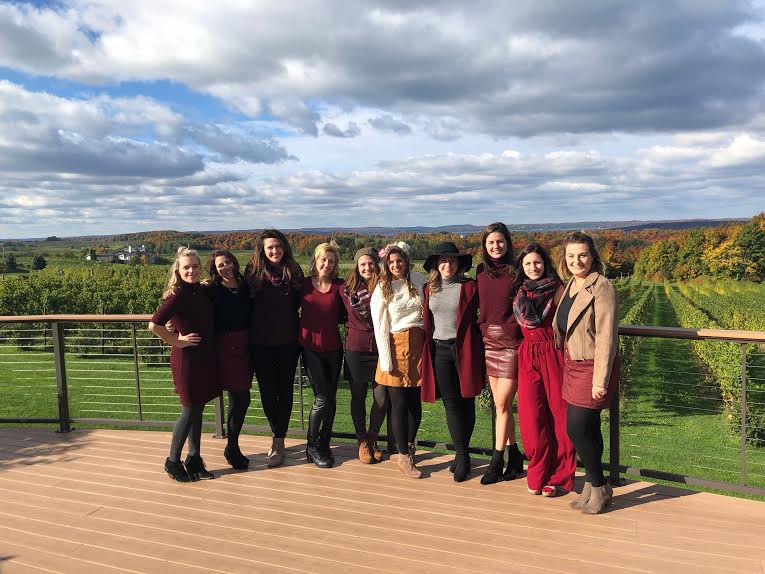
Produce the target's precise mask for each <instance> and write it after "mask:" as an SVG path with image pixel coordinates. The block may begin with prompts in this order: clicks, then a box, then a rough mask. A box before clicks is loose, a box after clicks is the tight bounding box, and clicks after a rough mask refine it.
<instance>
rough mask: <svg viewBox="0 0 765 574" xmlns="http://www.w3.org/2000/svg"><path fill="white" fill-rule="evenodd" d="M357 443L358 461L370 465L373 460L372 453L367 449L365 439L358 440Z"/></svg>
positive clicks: (367, 444) (367, 445)
mask: <svg viewBox="0 0 765 574" xmlns="http://www.w3.org/2000/svg"><path fill="white" fill-rule="evenodd" d="M358 441H359V460H360V461H361V462H363V463H364V464H372V463H373V462H374V461H375V459H374V457H373V456H372V452H371V450H370V448H369V443H368V442H367V439H366V438H360V439H358Z"/></svg>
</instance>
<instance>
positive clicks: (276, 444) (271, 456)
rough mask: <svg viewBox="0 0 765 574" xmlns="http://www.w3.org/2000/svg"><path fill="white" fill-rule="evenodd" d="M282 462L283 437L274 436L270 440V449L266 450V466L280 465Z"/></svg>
mask: <svg viewBox="0 0 765 574" xmlns="http://www.w3.org/2000/svg"><path fill="white" fill-rule="evenodd" d="M283 463H284V439H283V438H276V437H274V438H273V439H272V440H271V450H269V451H268V461H267V462H266V465H267V466H268V468H274V467H275V466H281V465H282V464H283Z"/></svg>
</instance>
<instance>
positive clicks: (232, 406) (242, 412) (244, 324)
mask: <svg viewBox="0 0 765 574" xmlns="http://www.w3.org/2000/svg"><path fill="white" fill-rule="evenodd" d="M207 273H208V275H209V277H210V282H209V283H208V284H207V285H206V287H205V292H206V293H207V295H208V296H209V297H210V300H211V301H212V303H213V309H214V322H215V346H216V355H217V358H218V373H219V375H220V381H221V386H222V387H223V389H224V390H226V391H228V417H227V419H226V439H227V443H226V448H225V450H224V451H223V454H224V456H225V457H226V460H227V461H228V463H229V464H230V465H231V466H232V467H234V468H236V469H240V470H241V469H245V468H247V467H248V465H249V464H250V461H249V459H248V458H247V457H246V456H244V454H242V451H241V450H240V448H239V433H240V432H241V431H242V425H243V424H244V417H245V416H246V415H247V408H248V407H249V406H250V388H252V367H251V361H250V352H249V344H250V314H251V308H252V301H251V299H250V290H249V288H248V287H247V283H245V281H244V277H243V276H242V274H241V272H240V271H239V261H237V259H236V257H235V256H234V254H233V253H231V252H230V251H225V250H218V251H214V252H213V253H212V254H211V255H210V258H209V259H208V261H207Z"/></svg>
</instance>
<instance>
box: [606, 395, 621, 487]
mask: <svg viewBox="0 0 765 574" xmlns="http://www.w3.org/2000/svg"><path fill="white" fill-rule="evenodd" d="M620 408H621V403H620V400H619V393H614V396H613V398H612V399H611V409H610V412H609V415H608V479H609V482H610V483H611V485H612V486H619V485H620V484H621V476H620V475H619V471H620V468H619V438H620V435H619V418H620V414H621V413H620V412H619V410H620Z"/></svg>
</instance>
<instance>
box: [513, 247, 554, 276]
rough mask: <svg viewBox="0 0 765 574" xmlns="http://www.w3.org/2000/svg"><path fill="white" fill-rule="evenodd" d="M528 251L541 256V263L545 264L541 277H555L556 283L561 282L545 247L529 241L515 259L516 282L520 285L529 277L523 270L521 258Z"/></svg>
mask: <svg viewBox="0 0 765 574" xmlns="http://www.w3.org/2000/svg"><path fill="white" fill-rule="evenodd" d="M529 253H536V254H537V255H539V256H540V257H541V258H542V263H543V264H544V266H545V272H544V275H542V278H543V279H556V280H557V281H558V283H563V281H561V278H560V275H558V272H557V271H556V270H555V266H554V265H553V262H552V259H550V254H549V253H547V251H546V250H545V248H544V247H542V246H541V245H540V244H539V243H529V244H528V245H527V246H526V247H524V248H523V250H522V251H521V252H520V253H519V254H518V257H517V258H516V259H515V270H516V271H517V272H518V278H517V279H516V280H515V282H516V284H518V285H520V284H522V283H523V282H524V281H526V279H528V278H529V277H528V276H527V275H526V272H525V271H524V270H523V258H524V257H526V256H527V255H528V254H529Z"/></svg>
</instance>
